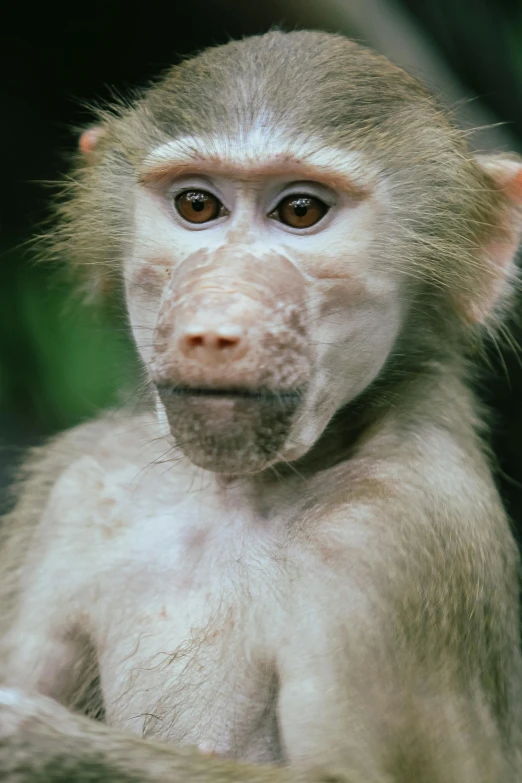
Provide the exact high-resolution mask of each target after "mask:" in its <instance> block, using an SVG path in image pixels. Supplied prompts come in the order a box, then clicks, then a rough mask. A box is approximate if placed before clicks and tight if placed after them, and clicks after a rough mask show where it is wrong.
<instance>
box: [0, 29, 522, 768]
mask: <svg viewBox="0 0 522 783" xmlns="http://www.w3.org/2000/svg"><path fill="white" fill-rule="evenodd" d="M79 146H80V153H79V160H78V166H77V169H76V172H75V175H74V179H73V184H72V185H70V186H69V187H68V191H67V197H66V198H65V199H64V200H63V202H62V205H61V207H60V208H59V212H60V220H59V223H58V226H57V229H56V231H55V232H53V235H52V241H51V242H50V248H51V255H53V254H54V255H56V256H58V257H61V256H63V255H65V256H66V257H67V258H68V259H69V260H70V262H71V263H72V264H74V265H76V266H77V269H78V273H79V274H80V275H81V276H82V277H83V285H84V286H85V287H86V288H87V289H88V290H90V291H94V292H96V291H98V292H99V291H103V290H104V288H105V287H106V286H107V284H108V283H109V284H111V285H112V284H114V285H120V286H121V287H122V290H123V291H124V294H125V300H126V304H127V309H128V313H129V322H130V328H131V330H132V333H133V336H134V339H135V342H136V345H137V348H138V351H139V353H140V356H141V359H142V361H143V366H144V370H145V373H146V377H147V379H148V382H149V384H148V385H149V390H150V394H149V398H148V400H147V403H146V405H145V406H144V410H143V411H141V412H140V413H138V414H130V413H129V414H127V413H123V414H118V415H115V414H112V415H111V416H108V417H105V418H101V419H99V420H97V421H95V422H91V423H88V424H85V425H82V426H80V427H78V428H76V429H75V430H72V431H70V432H68V433H65V434H64V435H62V436H60V437H58V438H57V439H55V440H54V441H53V442H52V443H51V444H49V445H48V446H46V447H45V448H44V449H42V450H38V451H37V452H35V453H34V455H33V456H32V458H31V459H30V461H29V462H28V465H27V468H26V478H25V480H24V482H23V483H22V488H21V494H20V500H19V502H18V505H17V507H16V508H15V510H14V511H13V512H12V513H11V514H10V515H9V517H7V518H6V520H5V522H4V527H3V531H4V545H3V550H2V552H3V554H2V559H1V561H0V570H1V573H0V590H1V591H2V592H1V594H0V610H1V611H0V622H1V628H2V638H3V644H2V656H1V657H0V675H1V678H2V682H3V684H4V689H3V690H2V691H0V777H2V779H5V780H8V781H11V782H12V783H38V782H39V781H44V780H45V781H53V780H54V781H61V780H63V781H65V780H67V781H69V780H70V781H72V780H74V781H78V783H87V781H94V780H99V781H104V780H107V781H116V783H118V781H120V783H133V782H134V781H143V782H144V783H154V782H155V781H157V782H158V783H167V781H168V782H169V783H172V782H173V781H178V780H179V781H180V783H181V781H186V780H194V781H196V782H198V781H200V782H201V783H207V782H208V783H210V781H211V780H227V781H228V780H230V781H234V780H238V781H239V780H251V781H252V782H253V783H254V782H256V781H259V783H265V781H266V783H279V781H280V782H281V783H284V782H285V781H288V783H290V781H301V780H302V781H307V780H309V781H321V780H326V779H327V780H329V781H332V780H338V781H344V782H345V783H500V781H502V783H518V781H519V780H520V779H521V777H522V693H521V690H522V667H521V653H520V638H519V596H518V582H517V577H518V567H519V562H518V553H517V549H516V546H515V542H514V539H513V536H512V534H511V531H510V526H509V523H508V520H507V518H506V514H505V512H504V509H503V507H502V503H501V501H500V498H499V496H498V494H497V491H496V488H495V485H494V481H493V478H492V471H491V465H490V458H489V455H488V451H487V448H486V446H485V443H484V436H485V434H486V427H485V423H484V419H485V417H484V413H483V411H482V410H481V409H480V407H479V406H478V404H477V401H476V400H475V398H474V395H473V393H472V391H471V390H470V387H469V383H468V374H469V367H468V361H467V355H468V351H469V349H470V346H474V347H480V345H481V341H482V339H483V334H484V333H485V331H486V330H487V329H494V328H495V327H496V324H497V323H501V322H502V318H503V316H504V313H505V312H507V311H508V310H509V306H510V295H511V292H512V290H513V287H514V283H515V277H516V275H515V271H514V264H513V257H514V254H515V252H516V249H517V246H518V242H519V233H520V224H521V216H522V212H521V207H522V166H521V164H520V162H519V161H518V159H516V158H514V157H502V156H493V157H485V156H482V157H480V156H474V155H473V154H472V153H471V151H470V150H469V148H468V146H467V144H466V140H465V136H464V134H463V133H462V132H461V131H459V130H458V129H457V128H455V127H454V126H453V124H452V121H451V118H449V116H448V115H447V113H446V112H445V111H444V110H443V109H442V108H441V107H440V106H439V105H438V104H437V103H436V102H435V101H434V99H433V98H432V97H431V96H430V95H429V94H428V93H427V92H426V90H425V89H424V88H423V87H422V86H421V85H420V84H419V83H418V82H417V81H416V80H414V79H413V78H411V77H410V76H408V75H407V74H406V73H404V72H403V71H402V70H401V69H399V68H397V67H395V66H394V65H392V64H391V63H389V62H388V61H387V60H385V59H384V58H382V57H379V56H378V55H376V54H374V53H372V52H371V51H369V50H367V49H364V48H362V47H360V46H358V45H357V44H355V43H353V42H351V41H349V40H347V39H345V38H343V37H341V36H332V35H327V34H322V33H315V32H295V33H290V34H283V33H279V32H271V33H268V34H266V35H263V36H259V37H255V38H250V39H246V40H244V41H241V42H232V43H230V44H227V45H226V46H223V47H218V48H215V49H210V50H208V51H205V52H203V53H202V54H201V55H199V56H197V57H195V58H193V59H191V60H188V61H186V62H183V63H182V64H181V65H179V66H176V67H175V68H173V69H172V70H171V71H169V72H168V73H167V74H166V75H165V76H164V77H163V78H162V79H161V80H159V81H158V82H157V83H156V84H154V85H153V86H151V87H149V88H148V89H147V90H146V91H143V92H142V93H140V94H137V95H136V96H134V99H133V100H132V101H130V102H129V103H128V104H124V105H121V106H118V107H116V108H113V109H111V110H107V111H104V112H100V116H99V121H98V124H97V125H95V126H93V127H92V128H90V129H88V130H87V131H86V132H85V133H84V134H83V135H82V138H81V140H80V145H79ZM59 702H60V703H59ZM80 713H84V714H83V715H81V714H80ZM136 735H140V736H139V737H136ZM185 746H187V747H185ZM189 747H191V748H192V749H191V750H189V749H188V748H189ZM194 748H196V750H194Z"/></svg>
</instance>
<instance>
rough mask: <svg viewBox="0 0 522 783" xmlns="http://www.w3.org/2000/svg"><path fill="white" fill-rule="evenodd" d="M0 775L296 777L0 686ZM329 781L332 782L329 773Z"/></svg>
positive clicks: (286, 781) (273, 780)
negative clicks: (147, 736) (164, 740)
mask: <svg viewBox="0 0 522 783" xmlns="http://www.w3.org/2000/svg"><path fill="white" fill-rule="evenodd" d="M0 779H1V780H3V781H6V783H189V781H190V783H211V781H212V783H225V782H226V783H234V781H237V782H238V783H239V781H242V782H244V783H247V782H248V783H300V781H303V783H305V781H310V783H311V781H312V780H317V781H318V783H319V781H320V776H319V775H317V776H312V775H309V776H306V775H305V774H302V775H301V774H299V773H298V772H297V771H295V770H294V771H291V770H289V769H288V768H277V767H257V766H256V767H254V766H248V765H246V764H236V763H235V762H230V761H224V760H222V759H218V758H214V757H210V756H204V755H202V754H201V753H199V752H198V751H196V750H191V749H189V748H183V749H174V748H171V747H169V746H166V745H165V746H163V745H160V744H159V743H152V742H148V741H145V740H142V739H140V738H138V737H135V736H133V735H131V734H129V735H126V734H123V733H120V732H117V731H115V730H113V729H109V728H107V727H106V726H104V725H103V724H101V723H96V722H95V721H93V720H90V719H89V718H85V717H83V716H81V715H76V714H73V713H71V712H69V710H67V709H65V708H64V707H62V706H60V705H59V704H57V703H56V702H55V701H53V700H52V699H48V698H46V697H43V696H36V697H33V696H27V695H25V694H23V693H21V692H20V691H17V690H12V689H4V690H0ZM329 781H331V783H333V778H332V777H330V778H329Z"/></svg>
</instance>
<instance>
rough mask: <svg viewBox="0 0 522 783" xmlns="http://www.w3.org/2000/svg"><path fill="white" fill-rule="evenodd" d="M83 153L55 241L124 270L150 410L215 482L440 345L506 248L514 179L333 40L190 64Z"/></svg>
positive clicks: (256, 48) (473, 310)
mask: <svg viewBox="0 0 522 783" xmlns="http://www.w3.org/2000/svg"><path fill="white" fill-rule="evenodd" d="M307 42H308V43H309V46H307ZM305 49H306V50H307V51H309V52H310V56H309V57H307V58H306V59H303V51H304V50H305ZM275 50H277V51H278V56H277V57H276V58H274V59H275V60H277V62H278V71H277V73H276V72H275V71H274V69H273V65H272V58H271V55H270V53H271V51H275ZM281 52H283V53H281ZM281 63H283V66H281ZM80 146H81V148H82V150H83V152H84V155H85V156H86V159H87V162H86V165H85V166H84V167H83V169H82V170H81V173H80V186H79V187H78V190H77V194H76V197H75V200H73V202H72V203H73V207H71V206H69V207H68V209H69V212H68V214H67V215H66V216H65V217H66V220H65V221H64V225H65V226H66V228H65V230H62V236H65V235H67V243H68V250H69V252H70V251H71V248H72V254H73V256H76V258H78V259H79V261H80V263H81V257H82V255H83V257H84V258H85V257H86V256H88V257H89V263H90V265H91V267H92V266H96V263H97V262H100V263H101V265H102V266H104V268H105V270H106V269H107V268H108V267H111V266H112V267H115V266H117V267H118V269H119V270H122V276H123V280H124V284H125V290H126V296H127V304H128V311H129V316H130V323H131V328H132V330H133V334H134V337H135V340H136V343H137V346H138V349H139V352H140V354H141V357H142V359H143V361H144V363H145V365H146V367H147V369H148V372H149V376H150V378H151V380H152V382H153V385H154V390H155V397H156V404H157V410H158V414H159V416H160V418H161V420H162V422H163V423H164V425H165V427H167V428H168V430H169V431H170V433H171V434H172V435H173V436H174V438H175V440H176V443H177V445H178V446H179V448H180V449H181V450H182V451H183V452H184V453H185V455H186V456H187V457H188V458H189V459H190V460H192V461H193V462H194V463H195V464H196V465H198V466H201V467H203V468H206V469H208V470H212V471H217V472H222V473H229V474H236V473H251V472H256V471H260V470H263V469H264V468H266V467H268V466H270V465H272V464H274V463H276V462H279V461H291V460H295V459H297V458H299V457H301V456H302V455H304V454H305V453H306V452H307V451H308V450H309V449H310V448H311V447H312V446H313V444H314V443H315V442H316V441H317V440H318V438H319V437H320V435H321V434H322V432H323V431H324V430H325V428H326V426H327V425H328V422H329V421H330V420H331V418H332V417H333V415H334V414H335V412H336V411H337V410H339V409H340V408H341V407H342V406H344V405H346V404H347V403H349V402H350V401H352V400H354V399H355V398H356V397H357V396H358V395H359V394H360V393H361V392H363V391H364V390H365V389H366V388H367V387H368V386H369V385H370V384H371V383H372V382H373V381H374V380H375V379H376V378H377V376H378V375H379V374H380V373H381V371H382V370H383V368H384V367H385V366H387V365H389V364H390V362H391V361H392V359H393V358H394V357H401V356H403V355H404V354H405V353H407V352H408V351H410V353H411V352H413V351H415V352H416V354H417V356H419V357H420V361H423V360H425V357H424V356H423V352H424V349H426V356H428V355H430V356H431V357H433V351H431V350H428V343H429V340H430V334H431V333H433V332H434V331H437V332H438V344H439V345H440V344H441V342H442V343H444V344H446V346H447V350H448V351H451V345H452V343H453V342H455V341H456V340H458V339H460V336H461V332H462V329H464V328H468V327H470V326H471V325H473V324H475V323H478V322H482V321H483V320H484V319H485V318H486V316H488V315H489V314H490V313H491V312H492V310H493V304H494V303H495V302H497V301H498V300H499V299H500V298H501V295H500V294H501V292H502V291H503V290H504V287H505V281H506V279H507V273H506V270H507V269H508V267H509V264H510V261H511V257H512V255H513V252H514V248H515V246H516V244H517V241H518V221H519V212H518V205H519V201H520V193H519V191H520V190H521V188H520V186H519V185H515V188H514V191H516V194H515V196H513V193H511V194H510V193H509V192H508V191H509V188H510V187H511V189H512V190H513V187H512V183H513V182H515V183H517V182H519V180H520V164H519V163H518V162H515V161H512V162H506V161H503V160H500V159H497V160H495V161H493V162H491V161H489V159H487V160H486V159H484V160H482V161H479V160H478V159H476V158H474V157H473V156H472V155H471V153H470V152H469V151H468V149H467V147H466V143H465V140H464V139H463V136H462V134H460V133H459V132H458V131H457V130H455V129H454V128H453V126H452V124H451V122H450V120H448V119H447V117H446V115H445V114H444V112H442V111H441V110H440V107H439V106H438V105H436V104H435V102H434V101H433V99H432V98H431V97H430V96H429V95H428V93H427V92H426V91H425V90H424V88H422V87H421V86H420V85H419V84H418V83H417V82H416V81H415V80H414V79H412V78H411V77H409V76H408V75H407V74H405V73H404V72H403V71H402V70H401V69H399V68H396V67H395V66H393V65H391V64H390V63H389V62H388V61H387V60H385V59H383V58H381V57H379V56H377V55H375V54H373V53H371V52H369V51H367V50H365V49H363V48H362V47H359V46H357V45H356V44H354V43H352V42H350V41H348V40H346V39H344V38H341V37H338V36H328V35H324V34H320V33H310V32H302V33H293V34H288V35H284V34H281V33H270V34H268V35H267V36H262V37H260V38H259V39H250V40H249V41H243V42H239V43H231V44H228V45H227V46H225V47H220V48H218V49H215V50H209V51H207V52H204V53H203V54H202V55H199V56H198V57H196V58H194V59H193V60H190V61H187V62H184V63H183V64H182V65H180V66H177V67H176V68H174V69H173V70H172V71H171V72H170V73H168V74H167V75H166V76H165V78H164V79H163V81H160V82H159V83H158V84H156V85H155V86H153V87H151V88H149V90H148V91H147V92H146V93H144V95H143V96H141V97H140V98H139V99H138V100H137V101H136V102H135V104H134V105H133V106H131V107H128V106H126V107H122V108H120V109H118V110H117V111H116V112H115V114H114V116H107V114H105V115H104V117H103V125H102V126H100V128H99V129H96V128H91V129H89V130H88V131H87V132H86V134H84V136H83V137H82V141H81V144H80ZM510 167H511V168H510ZM506 183H507V184H506ZM510 183H511V184H510ZM82 188H83V190H82ZM514 191H513V192H514ZM69 204H71V202H69ZM73 213H74V214H73ZM515 213H516V215H517V217H516V220H515V218H514V217H513V216H514V215H515ZM71 226H72V228H73V230H70V229H71ZM87 247H89V250H88V251H87ZM93 247H94V250H93ZM406 331H407V334H408V335H409V341H408V340H407V341H406V342H405V339H404V335H405V334H406ZM442 334H445V335H446V336H447V340H444V339H443V340H442V341H441V339H440V338H441V335H442Z"/></svg>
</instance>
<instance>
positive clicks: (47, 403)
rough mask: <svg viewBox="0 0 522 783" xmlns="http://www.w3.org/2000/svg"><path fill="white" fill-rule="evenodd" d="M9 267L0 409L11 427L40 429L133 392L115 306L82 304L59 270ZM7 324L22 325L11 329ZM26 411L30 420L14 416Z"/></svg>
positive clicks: (134, 368)
mask: <svg viewBox="0 0 522 783" xmlns="http://www.w3.org/2000/svg"><path fill="white" fill-rule="evenodd" d="M13 269H14V275H13V277H14V279H13V281H12V283H13V285H12V286H10V287H6V288H5V289H3V291H2V292H0V313H2V314H3V316H4V317H2V318H1V320H0V346H2V347H3V349H4V350H0V409H2V410H3V411H7V412H8V413H10V414H11V416H12V417H13V418H14V423H15V429H19V428H20V426H21V428H22V430H23V429H26V427H27V428H28V430H29V431H30V432H36V433H39V434H47V433H50V432H53V431H55V430H59V429H63V428H65V427H69V426H72V425H74V424H76V423H78V422H80V421H82V420H84V419H86V418H89V417H91V416H93V415H94V414H95V413H96V412H98V411H99V410H101V409H103V408H107V407H113V406H116V405H120V404H122V403H124V402H125V396H126V395H129V394H130V395H132V393H133V392H136V393H139V389H140V387H141V374H140V368H139V365H138V361H137V358H136V354H135V350H134V345H133V343H132V341H131V339H130V337H129V333H128V328H127V323H126V319H125V315H124V314H123V312H122V309H121V308H118V307H117V306H115V305H114V303H112V304H110V305H109V304H107V303H100V304H98V305H96V306H94V305H89V306H87V305H84V304H83V302H82V301H81V299H80V297H79V296H78V295H77V294H76V293H75V292H74V288H73V286H72V285H71V281H70V280H69V279H68V275H67V274H65V273H64V271H63V270H60V271H58V270H54V274H53V271H52V270H50V269H49V267H48V266H47V265H44V264H31V263H29V264H27V261H26V262H25V263H23V264H22V263H20V264H19V265H18V264H16V263H15V264H13ZM13 310H14V311H16V317H13V320H11V319H10V314H12V311H13ZM14 324H16V327H17V328H18V329H19V328H20V324H22V325H23V329H22V330H21V331H19V332H18V333H14V326H13V325H14ZM13 370H14V372H13ZM28 411H30V412H31V419H32V420H29V421H27V420H26V421H22V422H21V420H20V419H21V418H22V419H23V418H24V417H27V413H28ZM7 429H9V427H7Z"/></svg>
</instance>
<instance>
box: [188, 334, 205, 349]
mask: <svg viewBox="0 0 522 783" xmlns="http://www.w3.org/2000/svg"><path fill="white" fill-rule="evenodd" d="M185 341H186V343H187V345H188V346H190V347H191V348H196V347H197V346H198V345H203V344H204V343H205V339H204V337H202V336H201V335H200V334H189V335H187V336H186V338H185Z"/></svg>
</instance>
